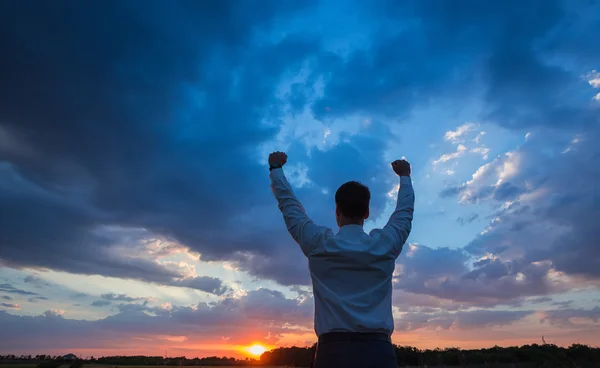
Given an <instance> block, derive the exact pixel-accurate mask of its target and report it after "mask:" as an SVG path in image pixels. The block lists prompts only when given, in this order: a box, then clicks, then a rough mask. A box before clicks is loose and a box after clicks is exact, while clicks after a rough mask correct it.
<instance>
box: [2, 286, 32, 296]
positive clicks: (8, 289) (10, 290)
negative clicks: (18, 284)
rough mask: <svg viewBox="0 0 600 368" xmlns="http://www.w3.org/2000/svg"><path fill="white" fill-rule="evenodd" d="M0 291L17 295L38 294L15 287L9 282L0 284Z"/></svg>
mask: <svg viewBox="0 0 600 368" xmlns="http://www.w3.org/2000/svg"><path fill="white" fill-rule="evenodd" d="M0 291H3V292H5V293H12V294H19V295H38V294H37V293H34V292H32V291H27V290H21V289H17V288H15V287H13V286H12V285H10V284H0Z"/></svg>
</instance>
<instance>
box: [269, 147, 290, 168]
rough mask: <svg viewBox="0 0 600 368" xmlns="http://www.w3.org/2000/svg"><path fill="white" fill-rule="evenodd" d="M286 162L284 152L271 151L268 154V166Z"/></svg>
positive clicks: (279, 165)
mask: <svg viewBox="0 0 600 368" xmlns="http://www.w3.org/2000/svg"><path fill="white" fill-rule="evenodd" d="M286 162H287V155H286V154H285V152H279V151H277V152H273V153H271V154H270V155H269V166H271V167H282V166H283V165H285V163H286Z"/></svg>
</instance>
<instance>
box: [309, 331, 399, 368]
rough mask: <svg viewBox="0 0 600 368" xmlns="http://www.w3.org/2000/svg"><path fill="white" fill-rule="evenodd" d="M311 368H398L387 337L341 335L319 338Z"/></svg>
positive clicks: (379, 335) (357, 334)
mask: <svg viewBox="0 0 600 368" xmlns="http://www.w3.org/2000/svg"><path fill="white" fill-rule="evenodd" d="M312 366H313V367H314V368H371V367H372V368H397V367H398V361H397V359H396V350H395V349H394V346H393V345H392V343H391V341H390V339H389V337H388V336H385V335H381V334H364V333H354V332H340V333H333V334H331V333H330V334H325V335H323V336H321V337H319V342H318V344H317V350H316V352H315V358H314V361H313V365H312Z"/></svg>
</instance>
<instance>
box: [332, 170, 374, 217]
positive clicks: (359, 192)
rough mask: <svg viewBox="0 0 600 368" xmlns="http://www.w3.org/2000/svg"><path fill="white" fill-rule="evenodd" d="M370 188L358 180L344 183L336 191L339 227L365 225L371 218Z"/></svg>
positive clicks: (336, 214)
mask: <svg viewBox="0 0 600 368" xmlns="http://www.w3.org/2000/svg"><path fill="white" fill-rule="evenodd" d="M370 200H371V192H370V191H369V188H367V187H366V186H365V185H362V184H361V183H359V182H356V181H349V182H347V183H345V184H342V186H341V187H339V188H338V190H337V192H335V218H336V220H337V224H338V226H339V227H342V226H344V225H351V224H354V225H363V224H364V222H365V220H366V219H367V218H369V201H370Z"/></svg>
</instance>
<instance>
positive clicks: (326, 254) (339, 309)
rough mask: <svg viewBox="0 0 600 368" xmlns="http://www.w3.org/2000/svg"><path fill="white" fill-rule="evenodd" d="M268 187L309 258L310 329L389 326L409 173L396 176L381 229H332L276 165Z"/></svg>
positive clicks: (407, 226)
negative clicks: (309, 210)
mask: <svg viewBox="0 0 600 368" xmlns="http://www.w3.org/2000/svg"><path fill="white" fill-rule="evenodd" d="M271 188H272V190H273V194H274V195H275V198H276V199H277V202H278V205H279V209H280V210H281V213H282V214H283V218H284V220H285V223H286V226H287V229H288V231H289V233H290V235H291V236H292V238H294V240H296V242H297V243H298V244H299V245H300V248H301V249H302V252H303V253H304V255H305V256H306V257H308V260H309V268H310V273H311V278H312V283H313V293H314V299H315V331H316V333H317V335H319V336H320V335H322V334H324V333H327V332H336V331H340V332H383V333H387V334H390V335H391V333H392V332H393V330H394V320H393V316H392V274H393V273H394V267H395V260H396V258H397V257H398V255H400V252H401V251H402V246H403V245H404V243H405V242H406V239H407V238H408V235H409V234H410V230H411V226H412V218H413V211H414V201H415V198H414V192H413V189H412V182H411V180H410V177H408V176H402V177H400V189H399V191H398V200H397V202H396V209H395V210H394V212H393V213H392V215H391V216H390V219H389V221H388V223H387V224H386V225H385V226H384V227H383V228H382V229H375V230H373V231H371V232H370V233H369V234H366V233H365V232H364V230H363V228H362V226H360V225H347V226H343V227H341V228H340V230H339V232H338V233H337V234H334V233H333V231H332V230H331V229H330V228H328V227H325V226H319V225H316V224H315V223H313V222H312V220H311V219H310V218H309V217H308V216H307V214H306V211H305V210H304V207H303V206H302V205H301V204H300V202H299V201H298V200H297V199H296V196H295V195H294V192H293V190H292V188H291V186H290V185H289V183H288V181H287V179H286V178H285V175H284V174H283V170H282V169H281V168H279V169H274V170H272V171H271Z"/></svg>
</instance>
